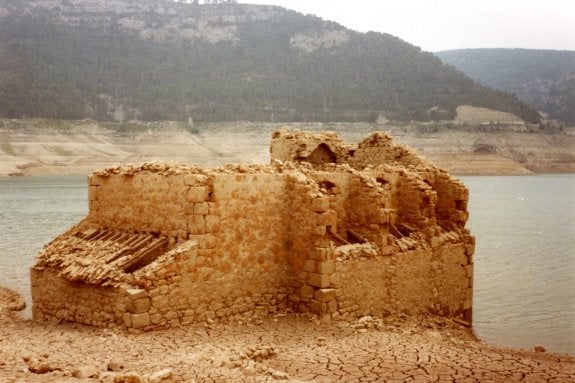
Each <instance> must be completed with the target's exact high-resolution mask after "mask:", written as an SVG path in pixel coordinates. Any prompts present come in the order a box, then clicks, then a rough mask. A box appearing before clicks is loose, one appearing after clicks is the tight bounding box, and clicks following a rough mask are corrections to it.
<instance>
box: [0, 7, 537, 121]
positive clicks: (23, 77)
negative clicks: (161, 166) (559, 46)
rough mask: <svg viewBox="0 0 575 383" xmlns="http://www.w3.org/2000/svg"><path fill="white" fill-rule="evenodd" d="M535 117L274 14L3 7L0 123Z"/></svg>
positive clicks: (382, 42) (392, 54) (427, 63)
mask: <svg viewBox="0 0 575 383" xmlns="http://www.w3.org/2000/svg"><path fill="white" fill-rule="evenodd" d="M462 104H468V105H473V106H478V107H487V108H491V109H495V110H500V111H505V112H510V113H513V114H515V115H517V116H519V117H521V118H523V119H524V120H526V121H529V122H534V123H535V122H537V121H538V114H537V113H536V111H535V110H534V109H532V108H530V107H529V106H527V105H526V104H524V103H522V102H520V101H519V100H518V99H517V98H516V97H515V96H513V95H511V94H509V93H506V92H501V91H494V90H492V89H489V88H486V87H484V86H482V85H480V84H478V83H476V82H474V81H473V80H471V79H469V78H468V77H466V76H465V75H464V74H463V73H461V72H459V71H457V70H455V69H454V68H452V67H449V66H445V65H444V64H443V63H442V62H441V61H440V60H439V59H438V58H436V57H435V56H434V55H432V54H431V53H426V52H422V51H421V50H420V49H419V48H417V47H414V46H412V45H410V44H408V43H405V42H403V41H401V40H400V39H398V38H396V37H393V36H391V35H387V34H381V33H373V32H370V33H366V34H364V33H358V32H354V31H351V30H349V29H346V28H344V27H343V26H341V25H338V24H336V23H333V22H329V21H324V20H322V19H320V18H318V17H314V16H304V15H302V14H299V13H297V12H294V11H290V10H287V9H284V8H280V7H273V6H257V5H245V4H235V3H233V2H226V3H223V4H194V3H193V2H192V3H179V2H175V1H170V0H0V117H9V118H21V117H49V118H64V119H81V118H86V117H90V118H94V119H98V120H130V119H139V120H147V121H155V120H180V121H186V120H188V119H189V118H193V119H194V120H195V121H226V120H259V121H300V120H308V121H373V120H375V119H376V118H377V117H378V116H379V115H380V114H383V115H384V116H385V117H387V118H391V119H395V120H419V121H427V120H445V119H452V118H453V117H454V115H455V108H456V107H457V106H459V105H462Z"/></svg>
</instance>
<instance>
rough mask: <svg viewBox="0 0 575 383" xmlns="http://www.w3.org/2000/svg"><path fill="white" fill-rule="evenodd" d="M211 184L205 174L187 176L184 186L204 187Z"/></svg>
mask: <svg viewBox="0 0 575 383" xmlns="http://www.w3.org/2000/svg"><path fill="white" fill-rule="evenodd" d="M208 182H209V178H208V176H205V175H203V174H186V175H185V176H184V185H187V186H202V185H205V184H207V183H208Z"/></svg>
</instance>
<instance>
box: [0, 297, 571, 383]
mask: <svg viewBox="0 0 575 383" xmlns="http://www.w3.org/2000/svg"><path fill="white" fill-rule="evenodd" d="M0 292H2V289H0ZM0 296H1V297H0V298H2V299H0V382H139V381H142V382H145V381H150V382H152V381H153V382H272V381H281V380H284V381H292V382H410V381H421V382H514V381H517V382H519V381H521V382H575V360H574V358H573V357H571V356H567V355H558V354H550V353H541V352H539V353H536V352H531V351H519V350H509V349H499V348H495V347H492V346H489V345H486V344H484V343H482V342H479V341H477V340H476V339H475V338H474V337H473V335H472V334H471V332H470V331H469V330H468V329H466V328H463V327H461V326H459V325H457V324H456V323H453V322H451V321H449V320H446V319H442V318H437V317H426V318H418V319H409V318H406V317H403V318H397V317H394V318H386V319H373V318H367V320H365V319H366V318H364V320H360V321H355V322H335V321H332V322H330V323H319V322H318V321H317V320H315V319H314V318H310V317H306V316H295V315H291V314H288V315H277V316H275V317H267V318H253V320H252V321H248V322H244V323H235V324H233V325H223V324H212V325H209V324H206V325H195V326H190V327H182V328H177V329H171V330H166V331H155V332H148V333H134V334H130V333H128V332H126V331H124V330H122V329H101V328H93V327H88V326H81V325H77V324H71V323H61V324H50V323H36V322H33V321H29V320H23V319H21V318H20V317H19V316H18V315H16V314H14V313H13V312H11V311H10V310H9V308H11V309H12V310H13V309H14V308H15V307H18V297H14V296H7V294H6V293H3V294H0ZM33 362H34V363H36V366H37V365H38V364H41V365H43V366H44V367H45V368H44V370H53V371H51V372H46V373H42V374H40V373H34V372H32V371H31V370H35V368H34V364H33ZM110 362H112V363H110ZM114 363H115V364H116V365H119V366H120V367H121V368H120V370H121V371H108V370H109V369H110V366H111V365H112V364H114ZM116 370H118V369H116ZM128 370H129V371H132V372H133V373H127V372H126V371H128ZM78 371H93V372H92V373H86V374H84V375H82V374H81V373H80V374H79V373H78ZM158 371H164V372H167V373H164V374H159V375H158V374H156V378H154V373H157V372H158ZM73 374H76V375H77V376H80V377H79V378H76V377H73ZM82 376H84V377H82ZM85 376H92V377H90V378H87V377H85ZM158 376H160V378H158ZM162 377H163V379H162ZM154 379H156V380H154Z"/></svg>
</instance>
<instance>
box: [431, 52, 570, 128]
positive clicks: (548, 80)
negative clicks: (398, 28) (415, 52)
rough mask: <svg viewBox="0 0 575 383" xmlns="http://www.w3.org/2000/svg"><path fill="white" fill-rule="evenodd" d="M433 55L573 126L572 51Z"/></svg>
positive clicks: (446, 53) (442, 53) (441, 53)
mask: <svg viewBox="0 0 575 383" xmlns="http://www.w3.org/2000/svg"><path fill="white" fill-rule="evenodd" d="M436 55H437V56H438V57H439V58H441V60H442V61H443V62H445V63H447V64H450V65H453V66H454V67H456V68H457V69H459V70H460V71H462V72H463V73H465V74H466V75H468V76H469V77H471V78H472V79H474V80H476V81H478V82H480V83H482V84H484V85H487V86H490V87H493V88H495V89H500V90H503V91H507V92H512V93H514V94H516V95H517V97H519V98H520V99H521V100H523V101H525V102H527V103H529V104H530V105H531V106H533V107H534V108H536V109H537V110H540V111H542V112H544V113H546V114H548V115H549V118H552V119H557V120H560V121H563V122H564V123H566V124H568V125H570V126H575V51H552V50H534V49H462V50H452V51H444V52H438V53H437V54H436Z"/></svg>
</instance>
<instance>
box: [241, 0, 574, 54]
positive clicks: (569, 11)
mask: <svg viewBox="0 0 575 383" xmlns="http://www.w3.org/2000/svg"><path fill="white" fill-rule="evenodd" d="M238 3H249V4H270V5H280V6H282V7H285V8H288V9H293V10H295V11H298V12H301V13H304V14H314V15H316V16H319V17H321V18H323V19H325V20H330V21H336V22H338V23H340V24H342V25H344V26H345V27H348V28H350V29H353V30H356V31H359V32H367V31H375V32H385V33H389V34H392V35H394V36H397V37H399V38H401V39H402V40H404V41H406V42H408V43H410V44H412V45H415V46H418V47H420V48H421V49H423V50H424V51H430V52H437V51H442V50H449V49H464V48H528V49H555V50H574V51H575V0H537V1H534V0H473V1H469V0H393V1H389V0H331V1H330V0H239V1H238Z"/></svg>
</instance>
